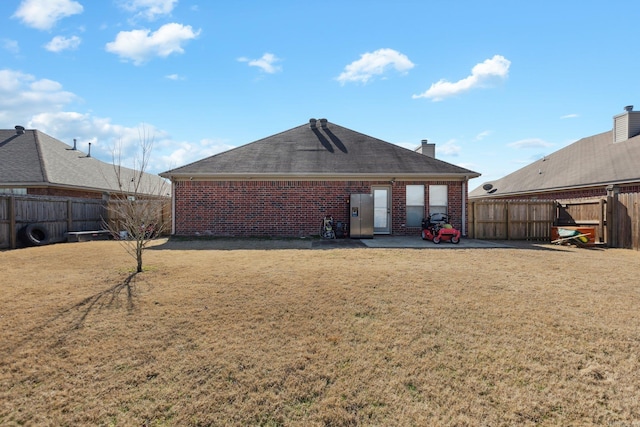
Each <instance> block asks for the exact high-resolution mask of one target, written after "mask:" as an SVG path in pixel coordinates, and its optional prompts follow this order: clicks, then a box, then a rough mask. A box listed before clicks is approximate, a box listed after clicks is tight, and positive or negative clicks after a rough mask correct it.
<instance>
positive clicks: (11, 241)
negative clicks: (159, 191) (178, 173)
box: [0, 195, 171, 249]
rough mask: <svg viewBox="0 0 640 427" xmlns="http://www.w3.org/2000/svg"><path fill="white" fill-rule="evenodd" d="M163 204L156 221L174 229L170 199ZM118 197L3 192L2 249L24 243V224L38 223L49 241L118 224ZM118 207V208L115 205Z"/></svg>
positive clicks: (0, 214) (0, 198)
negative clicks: (113, 198) (22, 233)
mask: <svg viewBox="0 0 640 427" xmlns="http://www.w3.org/2000/svg"><path fill="white" fill-rule="evenodd" d="M155 202H156V203H159V204H161V205H162V207H161V209H159V210H158V212H159V218H158V219H157V221H154V222H155V223H156V224H157V225H158V226H160V225H161V228H160V229H161V230H164V231H165V232H167V231H170V230H171V203H170V200H169V199H161V200H155ZM118 203H120V202H118V201H117V200H110V201H108V202H106V201H104V200H101V199H80V198H66V197H53V196H28V195H2V196H0V249H15V248H17V247H21V246H24V244H23V242H21V241H20V239H19V238H18V236H19V234H20V231H21V230H23V229H24V228H25V227H27V226H29V225H32V224H36V225H37V226H38V227H40V228H42V229H43V230H44V231H45V232H46V234H47V236H48V238H47V242H48V243H60V242H64V241H66V240H67V233H69V232H74V231H96V230H103V229H104V228H105V221H108V222H109V223H111V224H114V223H115V224H116V227H114V228H113V229H115V230H117V229H118V228H117V222H118V221H119V219H118V218H116V217H117V212H118V209H117V204H118ZM114 207H115V208H114Z"/></svg>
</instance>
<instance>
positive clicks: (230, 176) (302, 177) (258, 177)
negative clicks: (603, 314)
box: [160, 172, 480, 181]
mask: <svg viewBox="0 0 640 427" xmlns="http://www.w3.org/2000/svg"><path fill="white" fill-rule="evenodd" d="M160 176H161V177H163V178H167V179H171V180H172V181H193V180H198V181H249V180H251V181H390V180H394V181H425V180H457V181H464V180H467V179H471V178H477V177H479V176H480V174H479V173H475V172H470V173H375V174H374V173H335V174H327V173H304V174H303V173H299V174H297V173H281V174H274V173H264V174H260V173H251V174H249V173H225V174H211V173H193V174H188V173H167V172H165V173H161V174H160Z"/></svg>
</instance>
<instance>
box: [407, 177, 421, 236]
mask: <svg viewBox="0 0 640 427" xmlns="http://www.w3.org/2000/svg"><path fill="white" fill-rule="evenodd" d="M423 218H424V185H407V227H420V225H422V219H423Z"/></svg>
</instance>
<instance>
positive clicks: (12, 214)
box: [7, 196, 17, 249]
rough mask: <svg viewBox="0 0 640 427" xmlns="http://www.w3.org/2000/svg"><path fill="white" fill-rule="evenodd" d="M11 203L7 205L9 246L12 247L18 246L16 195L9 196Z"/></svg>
mask: <svg viewBox="0 0 640 427" xmlns="http://www.w3.org/2000/svg"><path fill="white" fill-rule="evenodd" d="M7 202H8V203H9V205H8V206H7V208H8V210H9V247H10V248H11V249H15V248H16V243H17V242H16V234H17V230H16V198H15V197H14V196H9V199H7Z"/></svg>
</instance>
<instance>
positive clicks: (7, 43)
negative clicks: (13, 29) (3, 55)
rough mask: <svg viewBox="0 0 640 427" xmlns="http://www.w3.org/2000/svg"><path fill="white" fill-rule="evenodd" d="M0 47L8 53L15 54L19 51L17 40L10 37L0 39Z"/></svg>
mask: <svg viewBox="0 0 640 427" xmlns="http://www.w3.org/2000/svg"><path fill="white" fill-rule="evenodd" d="M1 43H2V49H4V50H6V51H7V52H9V53H12V54H14V55H17V54H19V53H20V45H19V44H18V41H17V40H11V39H2V41H1Z"/></svg>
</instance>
